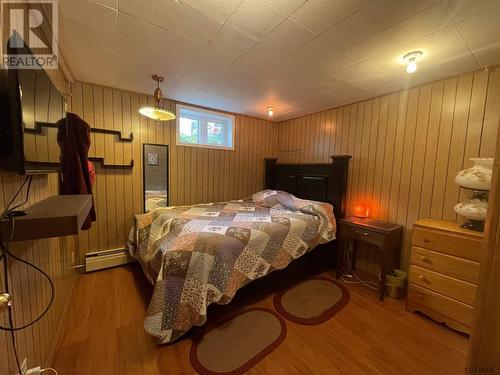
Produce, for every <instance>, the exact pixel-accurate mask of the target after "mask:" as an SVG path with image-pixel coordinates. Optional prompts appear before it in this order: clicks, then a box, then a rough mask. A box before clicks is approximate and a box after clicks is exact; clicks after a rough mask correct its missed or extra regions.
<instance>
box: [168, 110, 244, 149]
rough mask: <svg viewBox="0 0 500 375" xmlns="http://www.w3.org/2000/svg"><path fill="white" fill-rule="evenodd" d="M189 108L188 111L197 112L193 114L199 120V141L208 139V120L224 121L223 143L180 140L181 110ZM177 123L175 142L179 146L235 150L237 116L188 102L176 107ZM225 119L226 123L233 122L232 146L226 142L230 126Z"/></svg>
mask: <svg viewBox="0 0 500 375" xmlns="http://www.w3.org/2000/svg"><path fill="white" fill-rule="evenodd" d="M183 109H184V110H187V111H192V112H195V113H196V114H197V115H195V116H193V118H194V119H195V120H198V124H199V142H203V141H204V140H205V141H207V128H208V122H214V123H221V122H222V128H223V133H224V135H223V141H224V144H223V145H220V146H219V145H213V144H209V143H184V142H181V141H180V139H179V138H180V121H181V117H182V116H181V111H182V110H183ZM175 112H176V113H175V114H176V118H175V124H176V134H175V143H176V145H177V146H179V147H197V148H209V149H215V150H229V151H234V139H235V137H234V133H235V128H236V127H235V116H234V115H231V114H228V113H223V112H218V111H212V110H208V109H203V108H199V107H195V106H191V105H186V104H179V103H177V104H176V109H175ZM224 121H226V123H230V124H231V126H230V127H231V146H227V143H226V142H225V141H226V140H227V139H228V136H227V133H228V127H227V125H226V124H224Z"/></svg>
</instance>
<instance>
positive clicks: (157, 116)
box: [139, 74, 175, 121]
mask: <svg viewBox="0 0 500 375" xmlns="http://www.w3.org/2000/svg"><path fill="white" fill-rule="evenodd" d="M151 78H153V80H154V81H156V83H157V86H156V89H155V92H154V94H153V96H154V98H155V101H156V105H155V106H154V107H142V108H141V109H139V113H140V114H141V115H143V116H146V117H149V118H150V119H153V120H156V121H169V120H174V119H175V115H174V114H173V113H172V112H171V111H169V110H167V109H164V108H162V107H161V106H160V102H161V100H162V99H163V93H162V92H161V89H160V82H163V81H164V78H163V77H162V76H160V75H158V74H154V75H152V76H151Z"/></svg>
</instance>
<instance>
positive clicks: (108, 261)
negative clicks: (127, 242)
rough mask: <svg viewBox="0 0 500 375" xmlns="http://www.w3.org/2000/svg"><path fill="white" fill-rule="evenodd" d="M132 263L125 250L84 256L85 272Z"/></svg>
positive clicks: (97, 252)
mask: <svg viewBox="0 0 500 375" xmlns="http://www.w3.org/2000/svg"><path fill="white" fill-rule="evenodd" d="M133 261H134V258H132V257H131V256H130V254H129V252H128V251H127V250H125V249H111V250H103V251H95V252H93V253H88V254H87V255H86V256H85V272H91V271H97V270H102V269H104V268H110V267H116V266H120V265H123V264H127V263H131V262H133Z"/></svg>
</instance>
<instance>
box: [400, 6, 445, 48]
mask: <svg viewBox="0 0 500 375" xmlns="http://www.w3.org/2000/svg"><path fill="white" fill-rule="evenodd" d="M451 24H452V20H451V18H450V17H449V15H448V12H447V11H446V9H445V7H444V6H443V4H442V3H436V5H434V6H432V7H430V8H427V9H424V10H423V11H421V12H420V13H418V14H416V15H414V16H413V17H410V18H408V19H406V20H405V21H403V22H401V23H400V24H398V25H396V26H394V27H393V28H392V29H391V30H390V34H391V36H392V37H393V38H394V39H395V40H396V41H398V42H399V43H406V42H410V41H412V40H415V39H419V38H422V37H424V36H426V35H429V34H432V33H433V32H436V31H438V30H439V29H442V28H445V27H447V26H450V25H451Z"/></svg>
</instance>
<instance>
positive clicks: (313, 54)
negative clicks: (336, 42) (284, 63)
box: [290, 36, 338, 66]
mask: <svg viewBox="0 0 500 375" xmlns="http://www.w3.org/2000/svg"><path fill="white" fill-rule="evenodd" d="M331 50H338V49H337V48H336V47H334V46H332V45H331V44H330V43H328V42H326V41H325V40H324V39H323V38H322V37H321V36H320V37H317V38H315V39H313V40H311V41H309V42H307V43H306V44H304V45H303V46H302V47H300V48H298V49H296V50H295V51H292V52H291V53H290V55H291V56H293V57H294V58H295V59H296V61H297V62H299V63H300V65H302V66H309V65H311V64H313V63H315V62H317V61H319V60H321V59H324V58H326V57H328V55H329V54H330V53H331Z"/></svg>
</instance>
